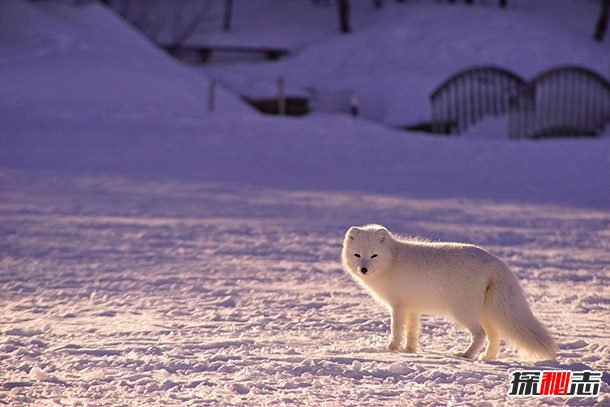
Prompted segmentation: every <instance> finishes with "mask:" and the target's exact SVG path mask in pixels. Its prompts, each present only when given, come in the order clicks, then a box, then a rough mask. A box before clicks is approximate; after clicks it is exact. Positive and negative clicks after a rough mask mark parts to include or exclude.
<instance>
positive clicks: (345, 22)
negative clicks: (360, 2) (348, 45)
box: [337, 0, 351, 33]
mask: <svg viewBox="0 0 610 407" xmlns="http://www.w3.org/2000/svg"><path fill="white" fill-rule="evenodd" d="M337 6H338V7H339V27H340V31H341V32H342V33H348V32H350V31H351V28H350V24H349V0H339V1H338V2H337Z"/></svg>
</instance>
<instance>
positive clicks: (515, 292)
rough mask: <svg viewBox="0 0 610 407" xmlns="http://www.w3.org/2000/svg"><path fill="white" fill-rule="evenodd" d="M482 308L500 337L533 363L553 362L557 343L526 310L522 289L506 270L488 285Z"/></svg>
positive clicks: (528, 309)
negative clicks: (533, 359)
mask: <svg viewBox="0 0 610 407" xmlns="http://www.w3.org/2000/svg"><path fill="white" fill-rule="evenodd" d="M485 303H486V308H487V311H488V313H489V314H488V315H489V318H490V320H491V321H490V322H492V323H493V325H494V326H495V328H496V329H497V330H498V331H499V333H500V335H501V336H502V337H503V338H504V339H506V341H507V342H509V343H510V344H511V345H513V346H514V347H516V348H517V349H518V350H519V351H521V352H525V353H526V354H528V355H529V356H531V357H533V358H535V359H536V360H549V359H551V360H552V359H555V355H556V352H557V344H556V343H555V340H554V339H553V338H552V337H551V335H550V334H549V332H548V331H547V330H546V328H545V327H544V326H543V325H542V324H541V323H540V321H538V319H536V317H535V316H534V314H532V311H531V310H530V307H529V305H528V304H527V300H526V299H525V295H524V294H523V290H522V289H521V286H520V285H519V282H518V281H517V279H516V278H515V276H514V275H513V274H512V273H511V272H510V271H509V270H508V269H507V270H505V272H503V273H501V274H500V275H499V276H498V278H496V279H495V281H493V282H491V284H490V287H489V289H488V292H487V296H486V299H485Z"/></svg>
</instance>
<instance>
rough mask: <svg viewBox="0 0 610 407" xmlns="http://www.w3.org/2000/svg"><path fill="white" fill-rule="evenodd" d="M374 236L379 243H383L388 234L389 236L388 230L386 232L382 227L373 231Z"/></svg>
mask: <svg viewBox="0 0 610 407" xmlns="http://www.w3.org/2000/svg"><path fill="white" fill-rule="evenodd" d="M375 236H376V237H377V239H379V242H380V243H383V242H384V241H385V240H386V239H387V238H388V236H390V232H388V230H387V229H386V228H383V227H382V228H380V229H377V230H376V231H375Z"/></svg>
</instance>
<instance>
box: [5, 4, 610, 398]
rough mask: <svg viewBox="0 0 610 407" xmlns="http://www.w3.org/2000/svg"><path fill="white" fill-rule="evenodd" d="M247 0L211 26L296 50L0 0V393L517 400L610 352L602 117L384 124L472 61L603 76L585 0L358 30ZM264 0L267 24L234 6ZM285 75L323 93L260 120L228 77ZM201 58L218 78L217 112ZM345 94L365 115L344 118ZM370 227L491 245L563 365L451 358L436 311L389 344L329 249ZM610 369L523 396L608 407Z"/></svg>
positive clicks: (455, 334)
mask: <svg viewBox="0 0 610 407" xmlns="http://www.w3.org/2000/svg"><path fill="white" fill-rule="evenodd" d="M253 3H254V2H243V5H242V3H237V2H236V17H235V23H234V26H235V27H236V28H235V30H236V33H235V37H229V36H230V35H231V34H215V36H212V37H210V38H215V40H218V41H220V40H223V41H229V40H232V41H233V40H234V41H236V42H237V41H239V42H243V43H246V42H248V41H250V42H256V41H260V42H263V41H265V42H264V43H265V44H269V41H270V38H272V36H273V34H275V35H274V36H273V37H276V38H280V39H281V41H282V43H281V44H279V45H282V46H289V47H291V48H293V49H294V50H295V53H294V56H293V57H290V58H289V59H286V60H283V61H280V62H278V63H275V64H268V63H264V62H263V63H256V64H254V63H251V62H249V63H235V62H232V63H230V64H229V63H227V62H226V61H225V62H223V61H218V62H216V63H213V64H211V65H209V66H207V67H205V68H195V67H189V66H185V65H182V64H180V63H178V62H176V61H173V60H171V59H170V58H169V57H168V56H167V55H165V54H164V53H162V52H161V51H159V50H157V49H155V48H154V47H152V46H151V45H150V43H149V42H148V41H146V40H145V39H143V38H142V37H141V36H140V35H139V34H138V33H137V32H135V31H134V30H132V29H131V28H129V27H128V26H127V25H126V24H124V23H123V22H122V21H121V20H120V19H119V18H117V17H115V16H114V15H112V14H111V13H109V12H108V11H107V10H105V9H104V8H103V7H102V6H100V5H97V4H89V5H85V6H78V7H72V6H68V5H59V4H56V3H54V2H36V3H34V2H25V1H17V0H15V1H9V2H1V3H0V39H1V41H0V89H2V94H1V96H0V145H2V148H1V149H0V311H1V312H2V313H3V314H4V317H3V319H2V321H0V354H1V355H2V357H1V358H0V402H2V403H6V404H8V405H32V404H61V405H64V404H68V405H84V404H88V405H125V404H128V405H160V404H169V405H189V404H190V405H267V404H272V405H278V404H282V403H284V404H289V405H293V404H297V405H314V404H322V405H405V404H407V405H408V404H421V405H438V404H441V405H449V404H468V405H504V404H507V405H520V404H522V402H523V400H511V399H510V398H509V397H508V396H507V395H506V394H507V389H508V373H509V372H510V371H512V370H515V369H519V368H536V369H542V368H550V369H572V370H583V369H594V370H602V371H605V370H606V369H607V366H609V365H610V356H609V355H610V337H609V336H608V334H607V332H608V317H609V315H610V303H609V302H608V298H609V297H610V289H609V288H608V287H610V281H609V275H610V274H609V271H610V234H609V230H610V229H609V227H610V212H609V210H610V205H609V203H610V155H609V154H608V151H610V149H609V148H610V145H609V143H610V137H609V136H608V130H606V133H605V134H604V135H603V136H602V137H600V138H596V139H566V140H543V141H537V142H532V141H527V140H520V141H514V140H508V139H507V138H505V137H502V136H501V135H499V134H498V133H499V132H500V130H499V129H502V121H503V118H501V117H500V118H491V119H489V120H485V121H484V122H482V123H481V125H480V126H478V127H476V128H473V129H472V130H471V131H470V132H468V133H467V134H465V135H463V136H460V137H452V138H446V137H434V136H430V135H425V134H418V133H413V132H404V131H398V130H395V129H393V128H391V127H389V126H388V125H389V124H404V123H406V122H409V121H411V120H416V119H421V118H428V112H427V110H426V109H427V103H428V102H427V95H428V94H429V91H430V88H429V87H430V86H432V87H433V86H435V85H436V84H438V83H440V82H441V81H442V80H443V79H445V77H446V76H447V75H448V74H451V73H453V72H454V71H455V70H457V69H460V68H462V67H464V66H468V65H470V64H475V63H476V64H480V63H481V62H485V63H487V62H492V63H494V64H501V65H504V66H506V67H508V68H511V69H514V70H515V71H516V72H518V73H519V74H521V75H523V76H525V77H530V76H532V75H534V74H535V73H536V72H538V71H539V70H541V69H545V68H547V67H550V66H553V65H555V64H559V63H579V64H583V65H585V66H589V67H590V68H592V69H595V70H596V71H598V72H600V73H601V74H605V73H607V72H608V67H609V66H610V60H609V58H610V53H607V52H605V51H606V50H607V49H608V42H607V41H606V42H604V43H601V44H598V43H594V42H593V41H591V40H590V39H589V38H590V33H589V30H590V29H591V28H592V23H589V21H590V20H591V19H594V17H595V13H596V11H597V8H596V7H597V3H596V2H593V1H590V2H589V1H587V2H582V1H579V2H576V1H572V0H561V1H559V0H555V1H553V2H550V1H543V0H541V1H539V2H524V1H516V0H515V1H514V2H513V1H511V2H509V5H510V7H509V8H508V10H499V9H497V8H496V2H495V1H493V2H489V1H488V2H484V1H483V2H475V5H474V6H472V7H466V6H462V5H461V4H455V5H447V4H440V3H437V2H430V1H412V2H407V3H406V4H404V5H403V4H398V3H397V4H394V2H386V3H387V4H386V6H385V7H384V8H383V9H381V10H379V11H375V12H370V10H368V11H367V9H366V8H365V7H364V6H363V5H361V4H365V3H366V4H369V6H370V3H369V2H362V3H358V5H356V4H354V27H355V28H356V27H357V28H356V32H355V33H353V34H350V35H349V36H340V35H338V34H335V33H334V30H335V26H334V24H336V22H335V20H334V18H335V17H334V14H329V13H332V10H331V11H329V10H327V9H325V8H324V7H318V8H312V7H310V5H309V3H310V2H304V3H303V4H305V5H306V6H304V5H303V4H301V5H300V7H303V9H302V12H299V13H296V15H298V19H297V21H295V23H294V25H291V26H290V28H289V29H288V28H287V29H286V30H285V31H279V30H280V27H282V25H281V24H284V25H283V27H288V25H286V24H285V23H282V21H284V20H285V19H286V18H287V16H289V15H290V14H289V8H288V7H287V6H286V5H285V4H283V3H282V5H281V6H277V5H278V2H276V1H272V0H265V1H261V2H260V3H259V2H257V4H260V5H261V6H260V7H261V9H260V10H258V11H257V10H253V8H254V6H253V5H252V4H253ZM352 3H356V2H352ZM551 3H552V4H558V3H560V4H561V6H552V5H551ZM292 4H294V5H296V4H297V2H292ZM299 4H300V3H299ZM274 6H277V10H278V14H277V16H276V17H273V18H271V19H270V23H269V26H268V28H266V29H264V30H257V26H260V25H259V24H254V23H253V22H252V21H257V19H256V18H253V19H251V22H250V23H248V24H246V23H245V21H246V17H247V16H250V17H256V16H259V18H262V16H263V15H264V14H263V13H264V12H265V10H270V9H272V7H274ZM241 7H243V9H242V8H241ZM310 9H311V12H308V11H307V10H310ZM239 10H241V11H239ZM256 13H260V14H256ZM547 13H550V14H547ZM329 16H331V17H332V18H330V17H329ZM455 16H459V18H455ZM550 16H552V19H551V18H550ZM543 18H544V19H543ZM462 19H468V21H472V24H464V22H463V21H464V20H462ZM258 21H262V20H260V19H259V20H258ZM325 22H328V24H333V25H332V26H331V29H329V28H328V26H326V25H325V24H326V23H325ZM274 24H278V25H279V26H274ZM517 24H518V25H517ZM472 27H476V29H473V28H472ZM498 27H500V28H501V29H499V28H498ZM208 29H209V30H212V29H213V28H211V27H208V28H206V30H208ZM214 29H215V30H217V28H214ZM206 32H208V31H205V30H204V31H203V32H202V35H204V34H206ZM278 32H282V33H283V35H280V36H278V35H277V33H278ZM483 34H484V35H483ZM504 34H505V35H504ZM382 39H383V41H382ZM397 43H399V44H405V47H404V48H400V47H397V45H396V44H397ZM439 47H440V48H439ZM396 49H398V51H396ZM431 50H438V51H435V52H431ZM352 56H354V57H357V59H358V61H360V62H359V63H358V64H350V65H349V66H348V65H347V62H346V61H349V60H350V57H352ZM372 71H374V72H377V73H378V75H376V76H371V75H370V73H371V72H372ZM278 72H282V73H284V74H285V75H286V77H287V79H288V81H289V83H290V82H292V85H289V86H294V88H295V89H296V90H297V91H305V92H307V89H306V88H308V87H310V88H312V89H315V90H316V91H317V94H318V95H322V96H323V97H324V98H326V99H325V100H323V101H322V102H323V103H320V104H319V106H322V108H321V109H320V110H322V111H320V112H317V113H315V114H312V115H309V116H306V117H301V118H287V117H266V116H262V115H259V114H258V113H256V112H254V111H253V110H252V109H251V108H249V107H247V106H246V105H245V104H244V103H243V102H242V101H241V100H240V98H239V96H238V95H236V94H234V93H233V92H232V91H231V89H238V88H240V89H238V90H240V91H241V86H243V87H244V91H248V90H250V89H255V88H256V87H257V86H260V88H258V89H271V88H272V84H273V83H274V82H273V81H275V77H276V76H277V74H278ZM208 77H212V78H215V79H217V80H219V81H220V82H221V83H222V84H224V85H225V87H220V88H219V89H218V100H217V106H216V110H215V111H214V112H209V111H208V105H207V91H208V86H209V80H208V79H207V78H208ZM265 81H267V82H265ZM253 82H256V83H253ZM409 83H410V84H411V90H410V91H409V92H404V91H403V89H405V87H404V86H403V84H409ZM407 88H408V87H407ZM354 90H355V91H357V93H358V95H359V97H360V100H361V102H362V107H363V112H364V117H361V118H352V117H349V116H347V115H344V114H337V113H332V112H331V111H341V110H342V109H341V107H340V105H341V103H342V102H341V100H349V98H351V92H352V91H354ZM254 92H255V93H256V92H258V91H257V90H256V89H255V91H254ZM367 104H368V105H367ZM391 106H396V107H391ZM401 106H410V108H404V107H401ZM403 121H404V122H403ZM365 223H381V224H384V225H386V226H388V227H389V228H390V229H391V230H393V231H396V232H398V233H406V234H411V235H420V236H424V237H426V238H430V239H432V240H455V241H466V242H472V243H475V244H479V245H482V246H484V247H486V248H488V249H489V250H491V251H492V252H494V253H495V254H497V255H499V256H500V257H501V258H503V259H504V260H505V261H506V262H507V263H508V264H509V265H510V266H511V268H512V269H513V270H514V272H515V273H516V275H517V276H518V278H519V280H520V281H521V283H522V285H523V287H524V289H525V291H526V293H527V294H528V299H529V301H530V304H531V306H532V309H533V311H534V313H535V314H536V315H537V316H538V317H539V318H540V319H541V320H542V321H543V323H544V324H545V325H546V326H548V327H549V329H550V331H551V332H552V333H553V334H554V335H555V336H556V338H557V339H558V342H559V344H560V350H559V357H558V360H557V361H555V362H540V363H537V364H536V365H533V366H532V365H530V364H528V363H527V362H524V361H522V360H520V359H519V357H518V355H517V354H516V353H515V352H514V351H513V350H511V349H509V348H507V347H503V348H502V351H501V353H500V355H499V360H498V361H496V362H482V361H466V360H462V359H459V358H455V357H452V356H450V355H451V354H452V353H454V352H458V351H460V350H463V348H464V347H465V346H466V345H467V342H468V338H467V334H466V332H465V331H463V330H462V329H461V328H459V327H457V326H455V325H453V324H452V323H450V322H448V321H446V320H444V319H440V318H436V317H433V316H426V317H424V320H423V325H422V334H421V338H420V340H421V348H422V349H421V351H420V352H419V353H418V354H415V355H413V354H399V353H392V352H388V351H386V350H385V349H384V343H385V342H386V337H387V335H388V333H389V318H388V315H387V312H386V311H385V310H384V309H383V308H382V307H381V306H380V305H378V304H376V303H375V302H374V301H373V300H372V299H371V298H370V297H369V296H368V295H367V294H366V293H365V292H363V291H362V290H361V289H360V288H359V287H358V286H357V285H356V284H354V283H353V281H352V280H351V279H350V277H349V276H347V275H346V274H345V273H344V272H343V271H342V270H341V266H340V263H339V255H340V248H341V238H342V236H343V233H344V232H345V230H346V229H347V228H348V227H349V226H351V225H358V224H365ZM609 381H610V380H609V378H608V375H607V373H605V376H604V383H603V384H602V390H601V393H600V396H599V397H596V398H595V397H594V398H588V399H584V398H580V399H569V400H566V399H563V398H556V399H540V400H538V399H536V401H535V402H537V403H540V404H542V403H546V404H557V405H559V404H570V405H604V404H608V403H610V398H609V393H608V384H607V383H608V382H609ZM530 401H532V400H528V402H530Z"/></svg>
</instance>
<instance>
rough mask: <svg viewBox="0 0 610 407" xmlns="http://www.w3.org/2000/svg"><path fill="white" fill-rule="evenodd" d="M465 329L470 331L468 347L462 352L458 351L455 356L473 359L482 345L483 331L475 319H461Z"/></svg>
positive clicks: (483, 339) (483, 340)
mask: <svg viewBox="0 0 610 407" xmlns="http://www.w3.org/2000/svg"><path fill="white" fill-rule="evenodd" d="M461 322H462V323H463V324H464V326H465V327H466V329H468V331H469V332H470V345H469V346H468V349H466V351H464V352H462V353H458V354H457V355H456V356H459V357H462V358H466V359H474V357H475V356H476V355H477V353H478V352H479V350H480V349H481V347H482V346H483V342H485V331H484V330H483V327H482V326H481V324H480V323H479V322H477V321H467V322H466V321H461Z"/></svg>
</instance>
